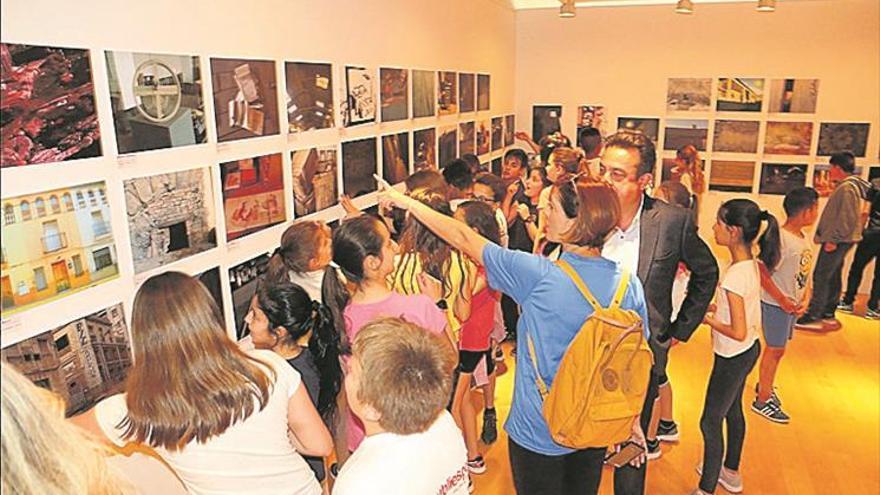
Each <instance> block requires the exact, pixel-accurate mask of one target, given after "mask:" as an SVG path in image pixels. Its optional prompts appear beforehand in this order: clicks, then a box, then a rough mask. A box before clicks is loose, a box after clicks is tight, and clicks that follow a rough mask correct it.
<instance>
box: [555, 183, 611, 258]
mask: <svg viewBox="0 0 880 495" xmlns="http://www.w3.org/2000/svg"><path fill="white" fill-rule="evenodd" d="M553 190H554V191H555V192H556V194H558V195H559V203H560V204H561V205H562V211H563V212H565V216H566V217H568V218H572V219H575V223H574V225H572V227H571V228H570V229H569V230H568V231H567V232H565V234H564V235H563V237H564V239H563V240H564V241H565V242H568V243H571V244H575V245H577V246H585V247H594V248H601V247H602V246H603V245H604V244H605V239H606V238H607V237H608V234H609V233H610V232H611V231H612V230H614V227H616V226H617V222H618V221H619V219H620V200H619V199H618V197H617V193H615V192H614V189H612V188H611V186H610V185H608V184H606V183H604V182H594V181H590V180H587V179H581V180H577V181H574V180H566V181H561V182H559V183H557V185H555V186H553ZM552 192H553V191H551V193H552Z"/></svg>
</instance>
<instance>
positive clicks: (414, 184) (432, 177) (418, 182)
mask: <svg viewBox="0 0 880 495" xmlns="http://www.w3.org/2000/svg"><path fill="white" fill-rule="evenodd" d="M404 183H405V184H406V190H407V191H409V192H412V191H415V190H416V189H428V190H429V191H432V192H436V193H438V194H442V195H443V196H446V193H447V190H448V189H449V188H448V186H447V185H446V180H445V179H444V178H443V176H442V175H441V174H440V172H438V171H436V170H419V171H418V172H415V173H413V174H411V175H410V176H409V177H407V178H406V180H405V181H404Z"/></svg>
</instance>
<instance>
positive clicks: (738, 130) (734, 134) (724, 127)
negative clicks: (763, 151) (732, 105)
mask: <svg viewBox="0 0 880 495" xmlns="http://www.w3.org/2000/svg"><path fill="white" fill-rule="evenodd" d="M759 128H760V122H758V121H756V120H716V121H715V132H714V139H713V140H712V151H713V152H715V151H721V152H725V153H757V152H758V129H759Z"/></svg>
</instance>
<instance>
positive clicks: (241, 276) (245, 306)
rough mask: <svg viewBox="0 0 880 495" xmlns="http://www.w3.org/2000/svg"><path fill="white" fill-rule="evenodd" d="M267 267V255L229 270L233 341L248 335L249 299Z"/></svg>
mask: <svg viewBox="0 0 880 495" xmlns="http://www.w3.org/2000/svg"><path fill="white" fill-rule="evenodd" d="M268 266H269V254H268V253H266V254H261V255H259V256H257V257H255V258H251V259H249V260H247V261H245V262H242V263H239V264H237V265H235V266H233V267H231V268H229V291H230V293H231V294H232V314H233V319H234V321H235V339H236V340H241V339H243V338H244V337H247V336H248V335H250V329H249V328H248V326H247V323H245V321H244V318H245V316H247V314H248V311H249V310H250V306H251V299H253V298H254V294H256V292H257V283H258V280H259V278H260V277H261V276H263V274H265V273H266V269H267V268H268Z"/></svg>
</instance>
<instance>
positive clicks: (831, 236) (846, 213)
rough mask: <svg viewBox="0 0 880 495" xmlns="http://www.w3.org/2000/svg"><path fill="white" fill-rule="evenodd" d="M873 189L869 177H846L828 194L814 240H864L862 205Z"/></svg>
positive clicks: (819, 242) (833, 241) (839, 241)
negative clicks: (866, 178) (867, 178)
mask: <svg viewBox="0 0 880 495" xmlns="http://www.w3.org/2000/svg"><path fill="white" fill-rule="evenodd" d="M870 189H871V184H870V183H869V182H868V181H866V180H864V179H862V178H860V177H856V176H855V175H851V176H849V177H847V178H846V179H844V180H843V181H842V182H841V183H840V185H838V186H837V188H835V189H834V192H833V193H831V197H830V198H828V204H826V205H825V209H824V210H823V211H822V216H821V218H819V225H818V226H817V227H816V235H815V236H814V238H813V240H814V241H815V242H816V243H818V244H821V243H825V242H832V243H835V244H837V243H842V242H847V243H849V242H859V241H860V240H862V229H863V228H864V225H862V221H861V212H862V210H861V206H862V201H863V200H867V199H868V191H869V190H870Z"/></svg>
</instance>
